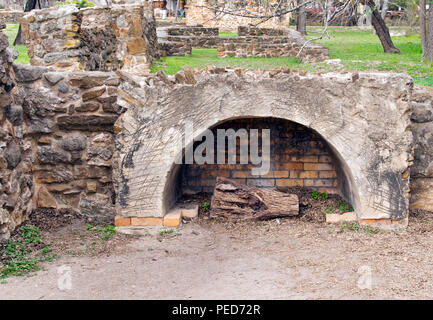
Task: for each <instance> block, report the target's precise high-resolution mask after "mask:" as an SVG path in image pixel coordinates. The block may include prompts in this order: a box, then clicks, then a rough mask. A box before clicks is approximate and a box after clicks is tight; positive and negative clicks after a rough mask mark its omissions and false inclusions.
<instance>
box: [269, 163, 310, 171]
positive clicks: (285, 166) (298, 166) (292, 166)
mask: <svg viewBox="0 0 433 320" xmlns="http://www.w3.org/2000/svg"><path fill="white" fill-rule="evenodd" d="M276 167H277V169H278V170H303V169H304V164H303V163H302V162H287V163H277V164H276Z"/></svg>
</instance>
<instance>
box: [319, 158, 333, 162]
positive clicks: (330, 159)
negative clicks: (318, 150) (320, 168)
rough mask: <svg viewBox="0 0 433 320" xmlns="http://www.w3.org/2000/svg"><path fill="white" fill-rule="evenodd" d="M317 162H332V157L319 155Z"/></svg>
mask: <svg viewBox="0 0 433 320" xmlns="http://www.w3.org/2000/svg"><path fill="white" fill-rule="evenodd" d="M319 162H327V163H332V158H331V157H330V156H319Z"/></svg>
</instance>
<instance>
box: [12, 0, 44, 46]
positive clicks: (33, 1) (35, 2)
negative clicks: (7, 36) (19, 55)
mask: <svg viewBox="0 0 433 320" xmlns="http://www.w3.org/2000/svg"><path fill="white" fill-rule="evenodd" d="M45 3H46V5H48V1H44V4H45ZM36 6H38V7H39V9H41V8H43V7H42V6H41V3H40V0H27V1H26V4H25V6H24V12H29V11H32V10H33V9H36ZM21 44H25V43H24V37H23V33H22V31H21V24H20V26H19V28H18V33H17V36H16V38H15V40H14V46H18V45H21Z"/></svg>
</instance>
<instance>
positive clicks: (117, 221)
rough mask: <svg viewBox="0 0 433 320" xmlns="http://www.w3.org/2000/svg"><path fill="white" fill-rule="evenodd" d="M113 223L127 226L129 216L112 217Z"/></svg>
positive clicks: (129, 221)
mask: <svg viewBox="0 0 433 320" xmlns="http://www.w3.org/2000/svg"><path fill="white" fill-rule="evenodd" d="M114 225H115V226H116V227H127V226H130V225H131V218H124V217H114Z"/></svg>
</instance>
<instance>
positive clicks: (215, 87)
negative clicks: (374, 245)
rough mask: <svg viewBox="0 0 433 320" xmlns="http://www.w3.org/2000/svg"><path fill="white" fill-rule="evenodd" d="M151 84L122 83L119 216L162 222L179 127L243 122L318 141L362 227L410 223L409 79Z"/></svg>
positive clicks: (223, 79)
mask: <svg viewBox="0 0 433 320" xmlns="http://www.w3.org/2000/svg"><path fill="white" fill-rule="evenodd" d="M152 80H154V81H153V82H152V83H147V84H145V85H138V84H131V83H124V84H123V85H122V86H123V88H122V90H123V92H124V94H120V96H121V97H122V98H123V102H122V101H120V103H121V104H122V103H123V105H125V106H128V111H127V112H126V113H125V114H123V115H122V116H121V118H120V119H119V120H118V122H117V123H116V128H117V130H118V131H120V132H119V133H118V135H117V144H116V146H117V150H118V152H117V156H118V168H117V169H116V174H115V177H117V181H116V187H117V206H118V217H124V218H151V217H153V218H161V217H163V216H164V215H165V214H166V213H167V211H168V210H169V209H170V206H171V205H172V204H173V203H172V202H173V201H170V200H169V199H170V198H172V197H169V196H167V195H168V194H170V193H173V192H174V190H173V184H172V183H171V181H172V180H173V177H174V176H175V175H176V173H177V172H176V170H175V168H176V166H174V163H175V162H176V161H175V160H176V159H179V157H181V155H182V146H179V143H178V141H179V139H183V140H184V141H186V144H190V143H192V141H193V139H194V136H190V137H185V124H186V123H192V124H193V126H194V135H196V134H195V133H198V134H199V133H201V132H203V131H204V130H206V129H208V128H211V127H213V126H215V125H216V124H218V123H221V122H224V121H226V120H228V119H234V118H242V117H244V118H245V117H274V118H280V119H285V120H289V121H292V122H295V123H298V124H301V125H303V126H305V127H308V128H311V129H313V130H314V131H316V132H317V133H319V134H320V135H321V137H323V139H325V140H326V142H327V143H328V144H329V146H330V147H331V149H332V150H333V152H334V154H335V155H336V156H337V158H338V160H339V162H340V166H341V169H342V170H343V171H344V173H345V175H346V177H347V181H348V185H347V186H346V188H347V189H348V190H349V194H350V195H351V198H352V201H353V203H354V206H355V210H356V213H357V216H358V218H359V219H360V220H364V221H370V220H373V221H389V222H390V223H391V220H401V219H404V218H406V217H407V212H408V206H409V203H408V198H409V173H408V168H409V166H410V156H411V154H410V153H411V149H410V148H411V142H412V136H411V132H410V130H409V129H408V128H409V123H410V120H409V109H410V108H409V103H408V99H409V97H408V95H409V94H410V86H411V80H410V78H408V77H406V76H404V75H394V74H381V73H346V74H325V75H312V74H308V75H299V74H293V73H285V72H280V71H276V72H275V71H274V72H266V73H262V72H253V71H241V70H236V71H234V70H224V69H216V70H215V69H211V70H209V71H202V72H199V73H196V74H194V73H193V72H192V71H191V70H189V69H186V70H185V71H184V72H181V73H178V74H177V75H176V80H177V84H172V83H170V81H168V79H167V78H166V77H164V76H160V77H159V78H158V77H156V78H154V79H152ZM131 221H132V220H131ZM143 224H146V223H143ZM132 225H134V223H132ZM139 225H140V223H139Z"/></svg>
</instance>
